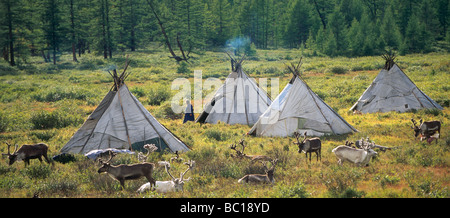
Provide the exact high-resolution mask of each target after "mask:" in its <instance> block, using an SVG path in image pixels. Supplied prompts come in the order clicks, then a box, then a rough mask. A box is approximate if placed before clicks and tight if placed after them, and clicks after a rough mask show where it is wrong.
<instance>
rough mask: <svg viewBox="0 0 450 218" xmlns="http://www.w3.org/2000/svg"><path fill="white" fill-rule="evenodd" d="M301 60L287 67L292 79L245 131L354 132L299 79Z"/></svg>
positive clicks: (274, 133)
mask: <svg viewBox="0 0 450 218" xmlns="http://www.w3.org/2000/svg"><path fill="white" fill-rule="evenodd" d="M300 63H301V59H300V62H299V64H298V65H297V66H295V65H294V64H291V65H292V66H288V68H289V70H290V71H291V72H292V74H293V77H292V79H291V81H290V82H289V83H288V84H287V85H286V87H285V88H284V89H283V91H282V92H281V93H280V94H279V95H278V96H277V97H276V98H275V100H274V101H273V103H272V104H271V105H270V107H269V108H268V109H267V110H266V111H265V112H264V113H263V114H262V115H261V116H260V118H259V120H258V122H257V123H256V124H255V125H254V126H253V128H252V129H251V130H250V131H249V133H248V134H249V135H256V136H279V137H287V136H291V135H292V134H293V133H294V132H299V133H301V134H303V133H304V132H307V134H308V136H322V135H331V134H345V133H351V132H356V131H357V130H356V129H355V128H353V127H352V126H351V125H350V124H348V123H347V122H346V121H345V120H344V119H343V118H342V117H341V116H339V114H337V113H336V112H335V111H334V110H333V109H332V108H331V107H330V106H328V105H327V104H326V103H325V102H324V101H323V100H322V99H320V97H319V96H317V95H316V93H314V92H313V91H312V90H311V88H309V86H308V85H307V84H306V83H305V82H304V81H303V80H302V79H301V78H300V74H299V71H298V68H299V66H300V65H301V64H300Z"/></svg>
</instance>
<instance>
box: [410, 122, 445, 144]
mask: <svg viewBox="0 0 450 218" xmlns="http://www.w3.org/2000/svg"><path fill="white" fill-rule="evenodd" d="M411 122H412V123H413V125H412V126H411V129H413V130H414V136H415V137H416V138H417V137H418V136H419V135H420V136H421V137H420V140H423V139H426V140H427V142H428V143H431V141H432V140H433V139H436V144H437V141H438V138H439V137H440V134H441V121H438V120H433V121H426V122H423V120H422V119H420V120H419V122H420V124H419V126H417V122H416V121H415V120H414V119H411Z"/></svg>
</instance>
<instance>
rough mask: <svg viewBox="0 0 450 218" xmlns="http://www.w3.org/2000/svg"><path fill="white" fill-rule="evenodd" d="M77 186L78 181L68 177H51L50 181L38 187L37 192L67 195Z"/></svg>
mask: <svg viewBox="0 0 450 218" xmlns="http://www.w3.org/2000/svg"><path fill="white" fill-rule="evenodd" d="M77 188H78V183H77V182H76V181H75V180H73V179H69V178H53V179H51V180H50V181H48V182H46V183H44V184H42V185H40V186H39V188H38V192H42V193H48V194H61V193H62V194H64V196H69V195H70V194H71V193H72V192H75V191H76V190H77Z"/></svg>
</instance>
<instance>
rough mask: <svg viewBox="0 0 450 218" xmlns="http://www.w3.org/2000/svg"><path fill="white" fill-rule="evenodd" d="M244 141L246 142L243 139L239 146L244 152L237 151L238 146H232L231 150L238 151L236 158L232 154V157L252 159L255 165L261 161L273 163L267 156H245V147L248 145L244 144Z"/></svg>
mask: <svg viewBox="0 0 450 218" xmlns="http://www.w3.org/2000/svg"><path fill="white" fill-rule="evenodd" d="M244 141H245V140H244V139H241V140H240V141H239V144H240V145H241V146H242V150H240V151H239V150H237V149H236V147H237V144H232V145H231V146H230V149H231V150H234V151H236V156H234V155H233V154H231V155H230V156H231V157H236V158H245V159H250V160H251V163H255V162H256V161H261V162H263V161H272V158H271V157H269V156H266V155H247V154H245V153H244V150H245V146H246V145H245V144H244Z"/></svg>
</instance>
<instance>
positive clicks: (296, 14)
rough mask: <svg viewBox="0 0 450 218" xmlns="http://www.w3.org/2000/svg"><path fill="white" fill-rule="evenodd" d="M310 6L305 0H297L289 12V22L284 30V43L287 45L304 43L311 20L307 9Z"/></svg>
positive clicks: (294, 45)
mask: <svg viewBox="0 0 450 218" xmlns="http://www.w3.org/2000/svg"><path fill="white" fill-rule="evenodd" d="M310 10H311V8H310V7H309V5H308V4H307V3H306V1H305V0H297V1H296V2H295V3H294V7H293V8H292V11H291V12H290V13H291V15H290V19H289V21H290V22H289V23H288V25H287V28H286V32H285V40H286V44H287V45H288V46H289V47H297V46H299V45H300V44H301V43H305V42H306V39H307V38H308V34H309V28H310V27H311V22H310V18H309V11H310Z"/></svg>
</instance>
